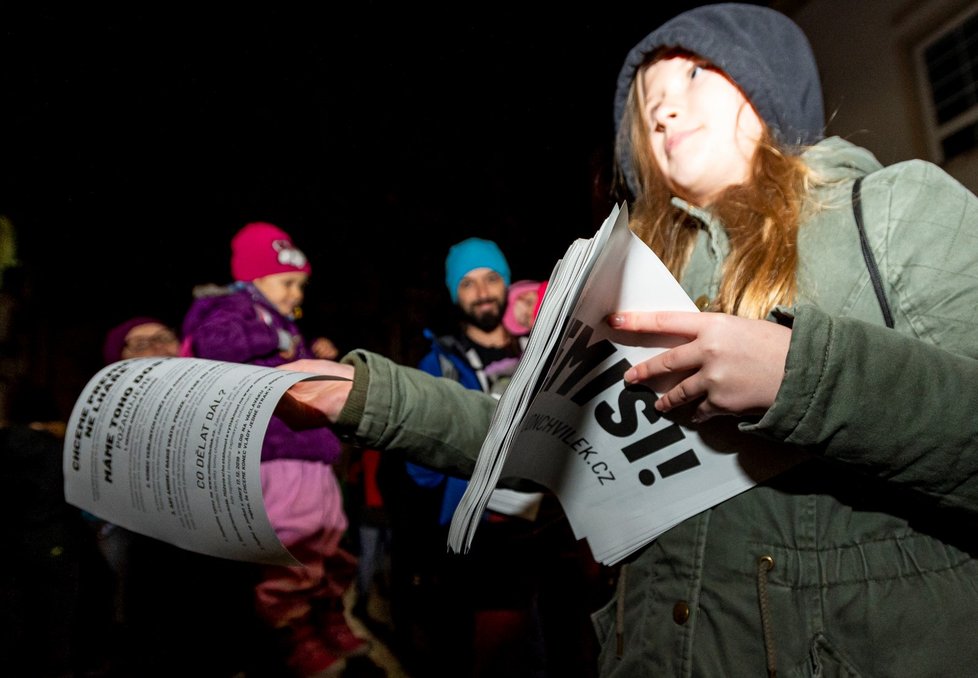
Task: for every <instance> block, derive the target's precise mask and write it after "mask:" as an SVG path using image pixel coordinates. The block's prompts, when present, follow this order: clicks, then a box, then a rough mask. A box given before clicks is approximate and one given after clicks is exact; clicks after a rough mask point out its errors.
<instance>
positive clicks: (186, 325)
mask: <svg viewBox="0 0 978 678" xmlns="http://www.w3.org/2000/svg"><path fill="white" fill-rule="evenodd" d="M279 330H282V331H283V332H284V333H286V334H288V335H289V337H290V338H291V343H292V349H291V351H283V350H281V349H280V348H279V345H280V341H281V338H280V336H279V334H280V332H279ZM182 332H183V337H184V340H185V341H187V340H188V339H189V343H190V346H191V349H192V352H193V356H194V357H195V358H208V359H210V360H222V361H225V362H234V363H249V364H251V365H265V366H267V367H276V366H278V365H282V364H283V363H287V362H291V361H293V360H298V359H300V358H314V357H315V356H314V355H313V354H312V351H310V350H309V347H308V346H307V345H306V341H305V339H304V338H303V336H302V334H301V333H300V332H299V328H298V327H297V326H296V324H295V322H293V321H292V320H291V319H290V318H287V317H285V316H283V315H282V314H281V313H279V311H278V310H277V309H276V308H275V307H274V306H272V305H271V304H270V303H269V302H268V300H266V299H265V297H264V296H263V295H262V294H261V292H259V291H258V290H257V289H256V288H255V286H254V285H251V284H248V283H236V284H234V285H231V286H229V287H225V288H220V292H219V293H216V294H213V295H212V296H205V297H199V298H197V299H195V300H194V302H193V303H192V304H191V306H190V308H189V309H188V310H187V314H186V316H184V319H183V328H182ZM340 452H341V447H340V441H339V439H338V438H337V437H336V436H335V435H334V434H333V432H332V431H330V430H329V429H325V428H316V429H309V430H304V431H294V430H292V429H291V428H289V427H288V426H287V425H286V424H285V422H283V421H282V420H281V419H279V418H278V417H274V416H273V417H272V419H271V421H269V423H268V430H267V432H266V433H265V441H264V444H263V446H262V453H261V460H262V461H263V462H264V461H269V460H270V459H305V460H308V461H321V462H324V463H327V464H332V463H334V462H336V461H337V459H339V456H340Z"/></svg>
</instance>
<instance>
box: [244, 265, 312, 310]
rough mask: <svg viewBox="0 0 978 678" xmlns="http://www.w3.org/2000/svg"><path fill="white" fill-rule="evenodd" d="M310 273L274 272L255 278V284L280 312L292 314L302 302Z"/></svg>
mask: <svg viewBox="0 0 978 678" xmlns="http://www.w3.org/2000/svg"><path fill="white" fill-rule="evenodd" d="M308 281H309V274H308V273H303V272H301V271H295V272H287V273H273V274H271V275H266V276H263V277H261V278H255V280H254V285H255V287H256V288H258V291H259V292H261V293H262V294H264V295H265V298H266V299H268V300H269V301H270V302H272V306H274V307H275V308H276V310H278V312H279V313H281V314H282V315H285V316H291V315H292V314H293V313H294V312H295V309H296V308H297V307H298V306H299V305H300V304H302V299H303V296H304V295H305V289H306V283H307V282H308Z"/></svg>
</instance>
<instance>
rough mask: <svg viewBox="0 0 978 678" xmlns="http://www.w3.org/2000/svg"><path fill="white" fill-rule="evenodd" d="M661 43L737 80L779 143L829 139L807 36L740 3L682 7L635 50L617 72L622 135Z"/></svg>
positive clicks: (781, 18)
mask: <svg viewBox="0 0 978 678" xmlns="http://www.w3.org/2000/svg"><path fill="white" fill-rule="evenodd" d="M660 47H679V48H682V49H685V50H688V51H690V52H693V53H695V54H697V55H699V56H701V57H703V58H704V59H706V60H707V61H709V62H710V63H711V64H713V65H715V66H716V67H718V68H719V69H721V70H722V71H723V72H724V73H726V74H727V75H728V76H729V77H730V79H731V80H733V81H734V82H735V83H737V86H738V87H740V89H741V90H742V91H743V92H744V94H745V95H746V96H747V98H748V99H749V100H750V102H751V104H753V106H754V109H755V110H756V111H757V113H758V114H759V115H760V116H761V119H763V120H764V122H765V123H766V124H767V125H768V127H770V128H771V131H772V133H773V134H774V136H775V138H776V139H777V140H778V141H779V142H780V143H783V144H786V145H789V146H794V145H806V144H813V143H815V142H817V141H818V140H820V139H821V138H822V136H823V133H824V128H825V112H824V110H823V105H822V86H821V83H820V82H819V75H818V66H817V65H816V63H815V56H814V54H812V48H811V45H809V44H808V39H807V38H806V37H805V34H804V33H803V32H802V30H801V29H800V28H799V27H798V25H797V24H795V23H794V22H793V21H792V20H791V19H789V18H788V17H787V16H785V15H784V14H782V13H780V12H778V11H776V10H773V9H770V8H768V7H761V6H759V5H747V4H742V3H736V2H729V3H720V4H716V5H704V6H702V7H697V8H695V9H691V10H689V11H687V12H683V13H682V14H680V15H678V16H676V17H674V18H672V19H670V20H669V21H667V22H666V23H664V24H662V26H660V27H659V28H657V29H656V30H654V31H652V32H651V33H649V34H648V35H647V36H645V38H643V39H642V41H641V42H639V43H638V44H637V45H635V47H633V48H632V50H631V51H630V52H629V53H628V56H627V57H626V58H625V64H624V65H623V66H622V67H621V71H620V72H619V74H618V85H617V90H616V92H615V131H616V133H618V134H619V135H621V134H622V130H621V129H620V126H621V120H622V116H623V115H624V112H625V104H626V102H627V101H628V92H629V89H630V88H631V86H632V80H634V79H635V73H636V71H637V70H638V68H639V66H641V65H642V63H644V61H645V59H646V57H647V56H648V55H649V54H651V53H652V52H654V51H655V50H656V49H658V48H660ZM621 138H622V140H623V142H624V146H623V148H622V151H623V157H622V158H621V162H622V168H621V169H622V171H623V172H624V174H625V179H626V180H627V182H628V187H629V189H631V191H632V193H633V194H637V190H636V189H637V187H638V182H637V181H636V178H635V176H633V169H632V166H631V158H630V157H628V156H629V155H630V153H629V150H630V149H629V148H628V141H627V139H625V138H624V137H621Z"/></svg>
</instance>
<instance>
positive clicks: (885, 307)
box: [852, 177, 893, 327]
mask: <svg viewBox="0 0 978 678" xmlns="http://www.w3.org/2000/svg"><path fill="white" fill-rule="evenodd" d="M862 181H863V178H862V177H859V178H858V179H856V181H855V182H853V184H852V213H853V214H854V215H855V217H856V228H858V229H859V244H860V246H862V248H863V259H865V260H866V268H868V269H869V278H870V280H872V281H873V290H875V292H876V298H877V299H878V300H879V303H880V310H881V311H882V312H883V320H884V321H886V326H887V327H893V314H892V313H890V304H889V302H887V300H886V293H885V292H884V291H883V280H882V278H881V277H880V270H879V268H877V267H876V259H875V258H874V257H873V250H871V249H870V248H869V241H868V240H866V228H865V227H864V226H863V206H862V201H861V200H860V197H859V185H860V184H861V183H862Z"/></svg>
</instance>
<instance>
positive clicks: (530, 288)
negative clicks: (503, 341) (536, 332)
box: [503, 280, 547, 337]
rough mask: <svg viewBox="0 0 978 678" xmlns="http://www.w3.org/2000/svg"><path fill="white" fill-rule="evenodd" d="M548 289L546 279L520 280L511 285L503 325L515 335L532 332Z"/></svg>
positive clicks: (519, 335)
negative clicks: (544, 293) (531, 329)
mask: <svg viewBox="0 0 978 678" xmlns="http://www.w3.org/2000/svg"><path fill="white" fill-rule="evenodd" d="M546 289H547V281H546V280H544V281H543V282H540V281H538V280H519V281H517V282H514V283H513V284H512V285H510V286H509V290H508V292H507V303H506V312H505V313H504V314H503V325H505V326H506V329H507V330H508V331H509V333H510V334H512V335H513V336H514V337H522V336H523V335H526V334H529V333H530V328H532V327H533V321H534V320H536V317H537V311H539V310H540V302H541V301H543V291H544V290H546Z"/></svg>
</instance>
